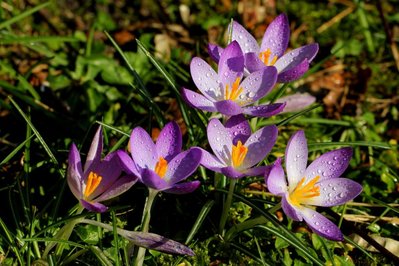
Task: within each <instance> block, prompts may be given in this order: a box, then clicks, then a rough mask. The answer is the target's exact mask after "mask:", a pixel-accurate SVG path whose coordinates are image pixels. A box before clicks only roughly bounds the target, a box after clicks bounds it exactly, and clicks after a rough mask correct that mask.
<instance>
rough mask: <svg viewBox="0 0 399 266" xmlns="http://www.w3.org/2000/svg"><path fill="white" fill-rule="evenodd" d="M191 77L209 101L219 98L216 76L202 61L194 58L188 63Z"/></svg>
mask: <svg viewBox="0 0 399 266" xmlns="http://www.w3.org/2000/svg"><path fill="white" fill-rule="evenodd" d="M190 73H191V77H192V79H193V81H194V83H195V85H196V86H197V88H198V89H199V90H200V91H201V93H202V94H203V95H204V96H205V97H206V98H208V99H209V100H211V101H215V100H216V99H217V98H218V96H220V88H219V81H218V75H217V74H216V72H215V70H213V68H212V67H211V66H210V65H208V63H207V62H205V61H204V60H203V59H201V58H199V57H194V58H193V59H192V60H191V63H190Z"/></svg>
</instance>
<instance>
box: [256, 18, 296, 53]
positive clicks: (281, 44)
mask: <svg viewBox="0 0 399 266" xmlns="http://www.w3.org/2000/svg"><path fill="white" fill-rule="evenodd" d="M289 39H290V27H289V24H288V18H287V16H286V15H285V14H284V13H283V14H280V15H279V16H277V17H276V18H275V19H274V20H273V21H272V22H271V23H270V24H269V26H268V27H267V29H266V31H265V34H264V35H263V39H262V43H261V46H260V50H261V51H264V50H266V49H270V51H271V52H272V53H271V56H272V57H274V56H277V57H278V58H279V57H281V56H282V55H283V54H284V52H285V50H287V47H288V42H289Z"/></svg>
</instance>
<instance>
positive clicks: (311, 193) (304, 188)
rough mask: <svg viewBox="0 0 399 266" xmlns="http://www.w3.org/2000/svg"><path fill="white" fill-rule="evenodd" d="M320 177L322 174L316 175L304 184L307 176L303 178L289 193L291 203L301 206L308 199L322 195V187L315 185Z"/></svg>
mask: <svg viewBox="0 0 399 266" xmlns="http://www.w3.org/2000/svg"><path fill="white" fill-rule="evenodd" d="M319 179H320V176H316V177H315V178H313V179H312V180H310V181H309V182H308V183H307V184H305V185H304V184H303V183H304V182H305V178H302V179H301V181H299V183H298V185H296V187H295V189H294V190H293V191H292V192H291V193H290V195H289V199H290V201H291V203H292V204H293V205H295V206H298V207H299V206H300V205H301V204H302V203H305V202H306V201H308V199H310V198H314V197H317V196H320V187H319V186H315V184H316V183H317V181H319Z"/></svg>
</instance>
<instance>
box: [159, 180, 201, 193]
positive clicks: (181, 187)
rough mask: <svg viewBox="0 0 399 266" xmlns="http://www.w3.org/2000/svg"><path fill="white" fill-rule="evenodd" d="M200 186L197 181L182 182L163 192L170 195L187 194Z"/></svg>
mask: <svg viewBox="0 0 399 266" xmlns="http://www.w3.org/2000/svg"><path fill="white" fill-rule="evenodd" d="M200 185H201V182H200V181H198V180H195V181H191V182H184V183H179V184H175V185H174V186H173V187H171V188H169V189H166V190H164V191H163V192H166V193H172V194H179V195H180V194H187V193H191V192H193V191H194V190H196V189H197V188H198V187H199V186H200Z"/></svg>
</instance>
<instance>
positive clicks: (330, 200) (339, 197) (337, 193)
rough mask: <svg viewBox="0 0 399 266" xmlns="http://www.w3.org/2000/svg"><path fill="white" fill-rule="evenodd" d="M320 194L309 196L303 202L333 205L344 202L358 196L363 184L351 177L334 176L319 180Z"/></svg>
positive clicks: (326, 205) (325, 205)
mask: <svg viewBox="0 0 399 266" xmlns="http://www.w3.org/2000/svg"><path fill="white" fill-rule="evenodd" d="M316 186H319V187H320V196H318V197H314V198H309V199H308V200H307V201H306V202H303V204H306V205H316V206H323V207H331V206H336V205H341V204H344V203H345V202H348V201H350V200H353V199H354V198H356V197H357V196H358V195H359V194H360V192H362V189H363V188H362V186H361V185H360V184H359V183H357V182H355V181H353V180H350V179H346V178H332V179H327V180H323V181H321V182H318V183H317V184H316Z"/></svg>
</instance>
